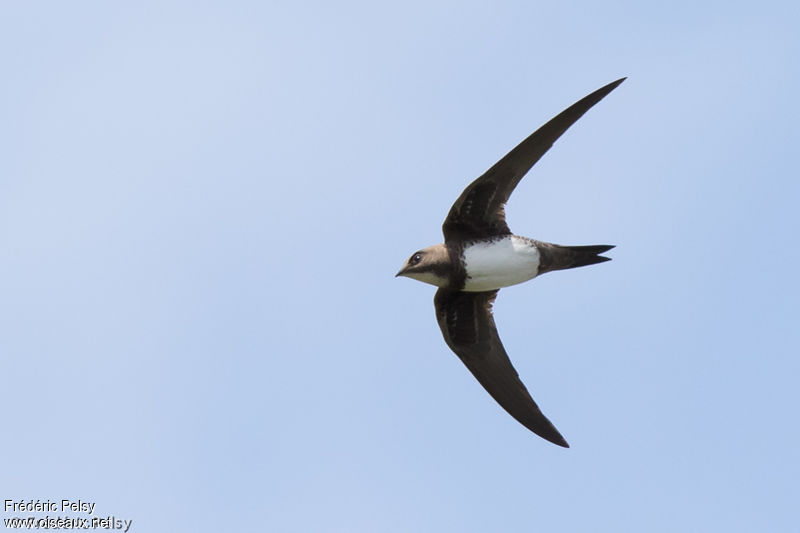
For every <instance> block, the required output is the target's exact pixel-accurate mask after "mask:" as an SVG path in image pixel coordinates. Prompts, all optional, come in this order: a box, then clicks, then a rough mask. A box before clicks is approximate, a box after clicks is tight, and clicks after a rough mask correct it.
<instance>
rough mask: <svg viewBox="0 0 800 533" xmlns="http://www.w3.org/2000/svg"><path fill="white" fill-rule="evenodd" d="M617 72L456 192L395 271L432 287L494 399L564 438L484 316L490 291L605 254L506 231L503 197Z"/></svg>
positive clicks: (539, 429) (460, 349)
mask: <svg viewBox="0 0 800 533" xmlns="http://www.w3.org/2000/svg"><path fill="white" fill-rule="evenodd" d="M624 79H625V78H622V79H620V80H617V81H615V82H613V83H610V84H608V85H606V86H605V87H603V88H601V89H598V90H597V91H595V92H593V93H592V94H590V95H589V96H587V97H585V98H583V99H581V100H580V101H578V102H577V103H575V104H573V105H572V106H570V107H569V108H567V109H566V110H565V111H563V112H562V113H560V114H559V115H558V116H556V117H555V118H553V119H552V120H551V121H549V122H548V123H547V124H545V125H544V126H542V127H541V128H539V129H538V130H537V131H535V132H534V133H533V134H532V135H530V136H529V137H528V138H527V139H525V140H524V141H522V143H520V144H519V145H518V146H517V147H516V148H514V149H513V150H512V151H511V152H509V153H508V154H507V155H506V156H505V157H504V158H502V159H501V160H500V161H498V162H497V163H496V164H495V165H494V166H492V167H491V168H490V169H489V170H488V171H486V173H484V174H483V175H482V176H481V177H479V178H478V179H476V180H475V181H473V182H472V183H471V184H470V185H469V186H468V187H467V188H466V189H465V190H464V192H462V193H461V196H459V198H458V199H457V200H456V202H455V203H454V204H453V206H452V208H451V209H450V213H449V214H448V215H447V218H446V219H445V222H444V224H443V226H442V230H443V233H444V236H445V242H444V243H442V244H437V245H434V246H429V247H428V248H423V249H422V250H419V251H418V252H415V253H414V254H413V255H412V256H411V257H410V258H409V259H408V261H407V262H406V264H405V265H404V267H403V268H402V269H401V270H400V272H398V273H397V275H398V276H406V277H409V278H413V279H416V280H418V281H422V282H425V283H429V284H431V285H435V286H437V287H439V290H438V291H437V292H436V296H435V298H434V306H435V308H436V318H437V321H438V322H439V327H440V328H441V330H442V335H443V336H444V339H445V342H447V344H448V346H450V348H451V349H452V350H453V351H454V352H455V353H456V354H457V355H458V356H459V358H460V359H461V360H462V361H463V362H464V364H465V365H466V366H467V368H468V369H469V370H470V372H472V374H473V375H474V376H475V377H476V378H477V380H478V381H479V382H480V383H481V385H483V387H484V388H485V389H486V390H487V391H488V392H489V394H491V395H492V397H494V399H495V400H496V401H497V402H498V403H499V404H500V405H501V406H502V407H503V408H504V409H505V410H506V411H508V413H509V414H511V415H512V416H513V417H514V418H516V419H517V420H518V421H519V422H520V423H522V424H523V425H524V426H525V427H527V428H528V429H530V430H531V431H533V432H534V433H536V434H537V435H539V436H541V437H543V438H545V439H547V440H549V441H551V442H553V443H555V444H558V445H559V446H564V447H568V444H567V442H566V441H565V440H564V438H563V437H562V436H561V434H560V433H559V432H558V430H557V429H556V428H555V427H554V426H553V424H552V423H550V421H549V420H548V419H547V418H546V417H545V416H544V414H542V412H541V411H540V410H539V407H538V406H537V405H536V403H535V402H534V401H533V399H532V398H531V396H530V394H529V393H528V390H527V389H526V388H525V385H524V384H523V383H522V381H520V379H519V376H518V375H517V372H516V370H514V367H513V366H512V364H511V361H510V360H509V358H508V355H507V354H506V352H505V349H504V348H503V344H502V343H501V342H500V337H499V335H498V334H497V328H496V327H495V324H494V318H493V316H492V310H491V308H492V304H493V303H494V299H495V297H496V296H497V291H498V290H499V289H501V288H503V287H509V286H512V285H516V284H519V283H523V282H525V281H528V280H531V279H533V278H535V277H536V276H538V275H540V274H543V273H545V272H550V271H552V270H564V269H568V268H575V267H580V266H585V265H591V264H595V263H601V262H604V261H608V260H609V258H608V257H604V256H602V255H600V254H602V253H604V252H606V251H608V250H610V249H611V248H613V246H609V245H593V246H561V245H557V244H552V243H548V242H542V241H537V240H534V239H529V238H527V237H520V236H518V235H514V234H513V233H511V230H510V229H509V228H508V225H507V224H506V221H505V211H504V207H505V203H506V202H507V201H508V198H509V196H510V195H511V193H512V192H513V190H514V188H515V187H516V185H517V184H518V183H519V181H520V180H521V179H522V177H523V176H524V175H525V174H526V173H527V172H528V170H530V168H531V167H532V166H533V165H534V163H536V161H538V159H539V158H540V157H541V156H542V155H544V153H545V152H547V150H548V149H549V148H550V146H552V144H553V142H555V140H556V139H558V137H560V136H561V134H562V133H564V131H566V130H567V128H569V127H570V126H571V125H572V124H573V123H574V122H575V121H576V120H578V119H579V118H580V117H581V116H582V115H583V114H584V113H585V112H586V111H588V110H589V108H591V107H592V106H593V105H594V104H596V103H597V102H599V101H600V100H601V99H602V98H603V97H605V96H606V95H607V94H608V93H610V92H611V91H612V90H614V89H615V88H616V87H617V86H618V85H619V84H620V83H622V82H623V81H624Z"/></svg>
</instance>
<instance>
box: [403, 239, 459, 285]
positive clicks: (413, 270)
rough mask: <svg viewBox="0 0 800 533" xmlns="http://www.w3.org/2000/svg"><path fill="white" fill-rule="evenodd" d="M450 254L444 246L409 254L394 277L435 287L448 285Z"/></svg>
mask: <svg viewBox="0 0 800 533" xmlns="http://www.w3.org/2000/svg"><path fill="white" fill-rule="evenodd" d="M450 268H451V267H450V254H449V253H448V251H447V247H446V246H445V245H444V244H437V245H435V246H428V247H427V248H423V249H422V250H419V251H418V252H414V253H413V254H411V257H409V258H408V261H406V263H405V264H404V265H403V268H401V269H400V272H398V273H397V274H396V275H395V277H397V276H405V277H407V278H411V279H415V280H417V281H421V282H423V283H430V284H431V285H435V286H437V287H446V286H447V285H448V284H449V283H450Z"/></svg>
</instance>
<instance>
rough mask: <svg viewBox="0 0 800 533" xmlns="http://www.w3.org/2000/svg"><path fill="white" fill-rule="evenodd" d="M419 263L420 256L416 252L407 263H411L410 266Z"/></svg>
mask: <svg viewBox="0 0 800 533" xmlns="http://www.w3.org/2000/svg"><path fill="white" fill-rule="evenodd" d="M420 261H422V254H421V253H419V252H417V253H415V254H414V255H412V256H411V261H409V263H411V264H412V265H416V264H417V263H419V262H420Z"/></svg>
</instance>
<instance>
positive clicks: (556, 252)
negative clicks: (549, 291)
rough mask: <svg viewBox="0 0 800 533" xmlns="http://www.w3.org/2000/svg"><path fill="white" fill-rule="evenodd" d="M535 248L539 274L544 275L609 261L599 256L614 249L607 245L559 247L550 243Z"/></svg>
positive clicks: (609, 259) (607, 258)
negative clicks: (539, 255)
mask: <svg viewBox="0 0 800 533" xmlns="http://www.w3.org/2000/svg"><path fill="white" fill-rule="evenodd" d="M537 247H538V248H539V253H540V254H541V259H540V261H539V274H544V273H545V272H550V271H551V270H565V269H567V268H577V267H582V266H586V265H594V264H596V263H604V262H605V261H611V258H610V257H604V256H602V255H600V254H602V253H604V252H607V251H609V250H611V249H612V248H614V246H610V245H607V244H595V245H592V246H561V245H558V244H550V243H538V244H537Z"/></svg>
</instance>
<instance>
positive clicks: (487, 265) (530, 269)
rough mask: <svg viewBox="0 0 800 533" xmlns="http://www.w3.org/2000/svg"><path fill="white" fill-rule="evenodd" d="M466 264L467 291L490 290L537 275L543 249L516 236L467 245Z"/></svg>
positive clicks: (514, 283) (465, 252)
mask: <svg viewBox="0 0 800 533" xmlns="http://www.w3.org/2000/svg"><path fill="white" fill-rule="evenodd" d="M464 266H465V267H466V269H467V280H466V283H465V285H464V289H463V290H465V291H469V292H477V291H490V290H494V289H499V288H501V287H508V286H510V285H516V284H517V283H522V282H523V281H528V280H529V279H533V278H535V277H536V274H537V273H538V272H539V250H538V249H537V248H536V246H534V245H533V243H532V242H531V241H529V240H527V239H523V238H521V237H517V236H515V235H512V236H508V237H504V238H502V239H498V240H496V241H493V242H483V243H477V244H473V245H471V246H468V247H466V248H465V249H464Z"/></svg>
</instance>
